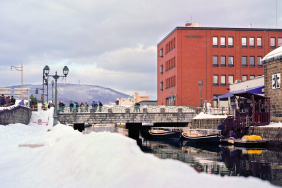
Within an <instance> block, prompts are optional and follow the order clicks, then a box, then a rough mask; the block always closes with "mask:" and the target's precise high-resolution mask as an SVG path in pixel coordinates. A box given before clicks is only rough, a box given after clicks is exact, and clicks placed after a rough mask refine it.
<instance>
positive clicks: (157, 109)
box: [59, 105, 195, 113]
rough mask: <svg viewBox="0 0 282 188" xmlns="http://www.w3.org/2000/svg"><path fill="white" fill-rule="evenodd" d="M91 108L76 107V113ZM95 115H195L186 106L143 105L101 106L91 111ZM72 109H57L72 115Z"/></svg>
mask: <svg viewBox="0 0 282 188" xmlns="http://www.w3.org/2000/svg"><path fill="white" fill-rule="evenodd" d="M91 109H93V108H92V107H91V106H89V107H78V108H77V109H76V111H77V112H78V113H90V111H91ZM93 110H94V111H95V113H109V112H111V113H143V112H144V111H146V112H147V113H164V112H169V113H178V112H183V113H188V112H191V113H195V110H194V109H191V108H190V107H188V106H153V105H148V106H147V105H144V106H140V107H139V108H138V107H134V106H102V107H101V108H99V107H97V108H95V109H93ZM72 111H73V109H71V108H70V107H64V108H60V109H59V113H72Z"/></svg>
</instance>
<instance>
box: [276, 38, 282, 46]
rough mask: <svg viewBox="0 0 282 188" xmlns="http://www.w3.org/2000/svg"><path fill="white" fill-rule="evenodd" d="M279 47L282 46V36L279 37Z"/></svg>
mask: <svg viewBox="0 0 282 188" xmlns="http://www.w3.org/2000/svg"><path fill="white" fill-rule="evenodd" d="M277 41H278V42H277V45H278V46H277V47H280V46H282V37H278V39H277Z"/></svg>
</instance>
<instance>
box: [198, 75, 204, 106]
mask: <svg viewBox="0 0 282 188" xmlns="http://www.w3.org/2000/svg"><path fill="white" fill-rule="evenodd" d="M198 84H199V86H200V107H203V103H202V86H203V84H204V81H203V80H202V81H199V82H198Z"/></svg>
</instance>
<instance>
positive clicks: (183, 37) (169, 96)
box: [157, 27, 282, 106]
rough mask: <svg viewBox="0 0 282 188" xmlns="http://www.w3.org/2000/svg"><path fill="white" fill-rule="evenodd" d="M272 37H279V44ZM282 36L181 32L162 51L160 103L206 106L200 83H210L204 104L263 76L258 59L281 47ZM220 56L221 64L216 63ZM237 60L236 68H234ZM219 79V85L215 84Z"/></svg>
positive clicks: (182, 29)
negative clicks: (234, 85)
mask: <svg viewBox="0 0 282 188" xmlns="http://www.w3.org/2000/svg"><path fill="white" fill-rule="evenodd" d="M214 38H217V45H214V42H215V41H214V40H215V39H214ZM231 38H232V39H233V45H232V44H231V43H230V42H231ZM271 38H275V41H274V43H275V44H272V45H273V46H271ZM281 38H282V29H255V28H252V29H250V28H245V29H244V28H210V27H177V28H175V29H174V30H173V31H172V32H171V33H169V34H168V35H167V36H166V37H165V38H164V39H163V40H162V41H161V42H160V43H159V44H158V48H157V49H158V57H157V84H158V87H157V95H158V105H177V106H184V105H193V106H200V88H199V85H198V82H199V81H201V80H203V81H204V84H203V86H202V101H204V100H209V99H211V98H213V97H214V96H216V95H222V94H225V93H227V92H228V90H227V88H228V83H229V82H232V81H233V82H234V81H235V80H242V77H246V79H248V80H249V79H250V78H252V77H253V76H255V77H257V76H260V75H263V74H264V69H263V65H262V64H260V63H261V62H260V61H259V60H258V58H263V57H264V56H265V55H266V54H267V53H269V52H270V51H272V50H273V49H274V48H276V47H277V46H278V39H279V40H281ZM244 40H245V41H246V44H244ZM260 42H261V45H260V44H259V43H260ZM216 57H217V60H218V64H214V62H215V61H214V59H216ZM232 58H233V65H232V64H229V59H230V60H231V59H232ZM224 59H225V61H224ZM221 60H223V61H222V62H223V63H221ZM244 60H246V64H245V65H243V64H242V61H244ZM224 62H225V63H224ZM216 76H218V77H217V79H218V82H217V84H214V81H213V78H216ZM229 76H230V79H229ZM232 76H233V80H232V81H231V78H232ZM221 79H222V82H221Z"/></svg>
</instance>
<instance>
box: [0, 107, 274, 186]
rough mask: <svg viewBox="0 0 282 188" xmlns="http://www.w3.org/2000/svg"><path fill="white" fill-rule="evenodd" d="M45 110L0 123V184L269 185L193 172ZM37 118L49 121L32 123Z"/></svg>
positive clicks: (127, 141) (129, 141)
mask: <svg viewBox="0 0 282 188" xmlns="http://www.w3.org/2000/svg"><path fill="white" fill-rule="evenodd" d="M48 117H52V113H51V112H50V111H47V112H40V113H34V114H33V116H32V120H31V124H30V125H23V124H11V125H9V126H0V145H1V147H0V169H1V170H0V187H4V188H10V187H12V188H14V187H16V188H17V187H19V188H25V187H29V188H30V187H31V188H32V187H36V188H39V187H40V188H41V187H46V188H56V187H58V188H61V187H74V188H77V187H81V188H85V187H99V188H104V187H117V188H119V187H125V188H131V187H135V188H138V187H140V188H145V187H160V188H165V187H169V188H174V187H177V188H179V187H197V188H198V187H199V188H200V187H203V188H207V187H224V188H230V187H234V188H235V187H236V188H237V187H256V188H259V187H263V188H265V187H274V185H271V184H270V183H269V182H266V181H263V180H260V179H258V178H254V177H248V178H245V177H227V176H225V177H221V176H217V175H211V174H205V173H198V172H196V171H195V170H194V169H193V168H192V167H190V166H188V165H187V164H185V163H182V162H180V161H176V160H172V159H159V158H157V157H155V156H154V155H152V154H145V153H143V152H142V151H141V150H140V148H139V147H138V146H137V144H136V142H135V140H132V139H130V138H128V137H125V136H122V135H120V134H118V133H109V132H99V133H98V132H97V133H96V132H92V133H90V134H82V133H80V132H78V131H74V130H73V129H72V127H68V126H65V125H61V124H60V125H57V126H55V127H52V126H50V125H52V122H51V121H52V118H48ZM38 119H42V120H43V121H49V123H48V124H49V126H46V125H37V124H36V123H33V122H37V120H38Z"/></svg>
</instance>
